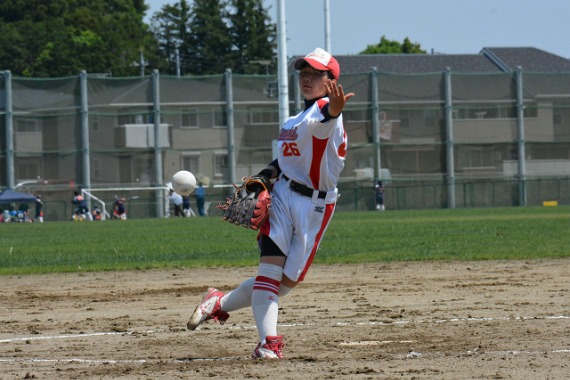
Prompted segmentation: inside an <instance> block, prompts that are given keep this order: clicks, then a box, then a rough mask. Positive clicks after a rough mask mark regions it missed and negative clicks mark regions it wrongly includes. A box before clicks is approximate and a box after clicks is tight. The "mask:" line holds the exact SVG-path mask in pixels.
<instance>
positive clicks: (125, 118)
mask: <svg viewBox="0 0 570 380" xmlns="http://www.w3.org/2000/svg"><path fill="white" fill-rule="evenodd" d="M124 112H125V113H123V114H120V115H119V117H118V121H119V125H124V124H154V118H153V115H152V113H135V112H136V111H134V112H133V113H127V112H128V110H125V111H124ZM139 112H140V111H139Z"/></svg>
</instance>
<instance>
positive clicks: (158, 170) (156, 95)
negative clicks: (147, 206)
mask: <svg viewBox="0 0 570 380" xmlns="http://www.w3.org/2000/svg"><path fill="white" fill-rule="evenodd" d="M152 102H153V116H154V180H155V186H157V187H159V186H160V187H162V186H163V180H162V176H163V172H162V145H161V141H160V124H161V123H160V122H161V117H160V74H159V73H158V70H156V69H155V70H153V71H152ZM164 198H165V194H164V189H162V188H161V189H159V190H156V199H157V200H158V202H156V206H155V207H156V216H157V217H158V218H163V217H164V214H165V210H164V208H165V207H164V204H165V203H166V202H165V201H164Z"/></svg>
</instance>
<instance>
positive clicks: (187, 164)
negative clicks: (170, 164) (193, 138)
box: [180, 152, 200, 173]
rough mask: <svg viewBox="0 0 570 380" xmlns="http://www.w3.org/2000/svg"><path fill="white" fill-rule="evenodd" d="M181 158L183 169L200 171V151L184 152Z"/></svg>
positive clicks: (193, 171)
mask: <svg viewBox="0 0 570 380" xmlns="http://www.w3.org/2000/svg"><path fill="white" fill-rule="evenodd" d="M180 160H181V162H180V165H181V168H182V169H183V170H188V171H189V172H192V173H198V172H199V171H200V152H192V153H182V155H181V157H180Z"/></svg>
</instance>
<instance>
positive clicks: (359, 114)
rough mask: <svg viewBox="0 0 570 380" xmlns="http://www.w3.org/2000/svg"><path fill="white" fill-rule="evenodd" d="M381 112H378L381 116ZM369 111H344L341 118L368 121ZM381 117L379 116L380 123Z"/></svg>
mask: <svg viewBox="0 0 570 380" xmlns="http://www.w3.org/2000/svg"><path fill="white" fill-rule="evenodd" d="M382 113H383V112H380V114H382ZM370 114H371V111H370V109H369V108H362V109H346V110H343V111H342V117H343V118H344V120H350V121H369V120H370ZM382 117H383V116H382V115H379V118H380V121H382Z"/></svg>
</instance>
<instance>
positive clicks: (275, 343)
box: [251, 335, 285, 359]
mask: <svg viewBox="0 0 570 380" xmlns="http://www.w3.org/2000/svg"><path fill="white" fill-rule="evenodd" d="M283 346H285V344H283V336H281V335H278V336H267V337H265V344H264V345H261V343H258V344H257V347H255V350H253V353H252V354H251V357H252V358H254V359H283Z"/></svg>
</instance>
